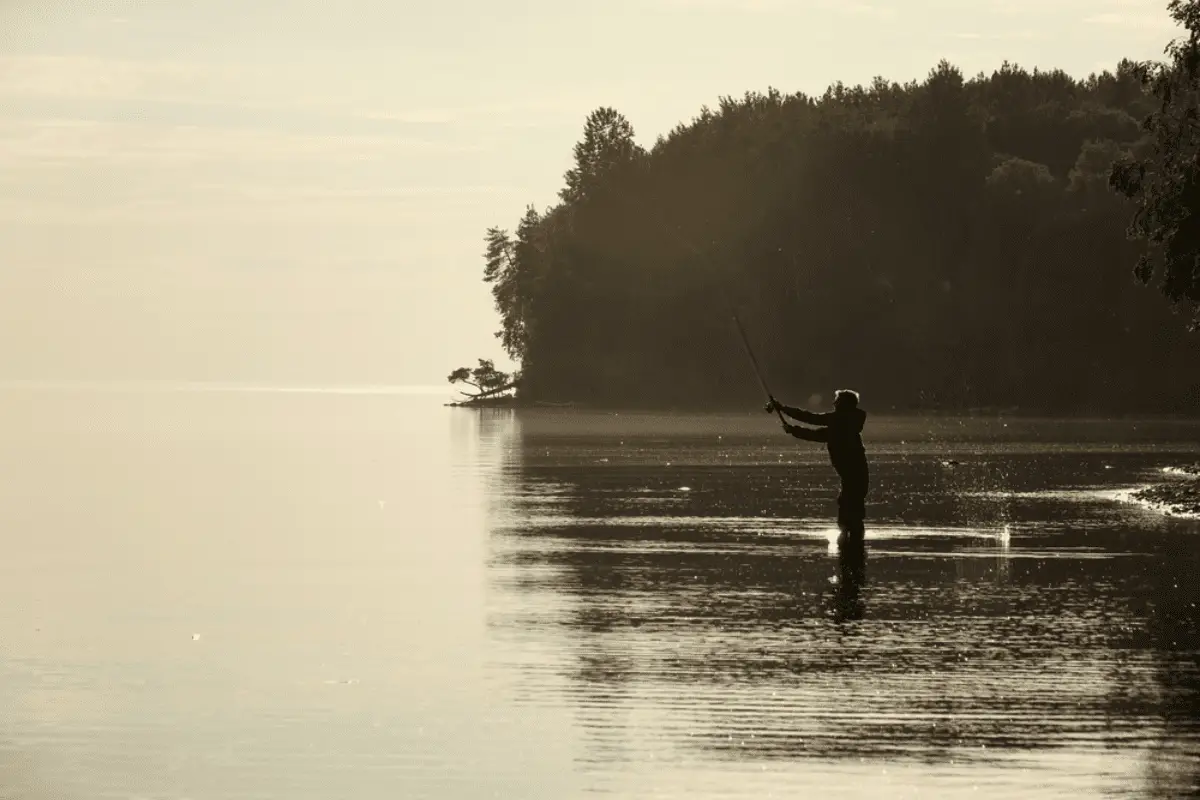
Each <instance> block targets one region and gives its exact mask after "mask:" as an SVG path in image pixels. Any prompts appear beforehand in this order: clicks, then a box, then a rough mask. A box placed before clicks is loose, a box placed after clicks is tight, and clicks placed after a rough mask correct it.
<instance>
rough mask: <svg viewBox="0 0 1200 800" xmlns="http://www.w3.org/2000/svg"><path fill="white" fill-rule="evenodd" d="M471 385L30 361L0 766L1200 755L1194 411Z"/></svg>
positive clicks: (0, 426) (333, 782)
mask: <svg viewBox="0 0 1200 800" xmlns="http://www.w3.org/2000/svg"><path fill="white" fill-rule="evenodd" d="M439 403H440V398H438V397H427V396H419V395H405V394H386V393H370V392H354V393H347V392H328V391H326V392H317V391H310V392H287V393H284V392H278V391H268V390H255V391H232V390H230V389H229V388H228V387H226V389H222V390H213V391H200V390H197V389H196V388H195V387H193V388H191V389H184V388H180V389H179V390H178V391H157V390H151V389H148V388H146V387H141V388H130V389H127V390H124V391H115V390H109V391H98V390H97V389H96V388H94V387H93V388H90V389H89V388H86V387H84V388H80V387H76V388H73V389H63V388H58V389H48V388H41V389H39V388H36V387H33V388H31V387H16V388H14V387H8V388H5V389H0V404H2V406H0V407H2V408H3V414H2V417H3V421H2V422H0V543H2V544H3V551H2V552H3V558H2V559H0V798H5V799H6V800H7V798H14V799H17V798H19V799H20V800H43V799H45V800H49V799H50V798H54V799H55V800H73V799H74V798H110V797H111V798H156V799H157V798H163V799H166V798H170V799H171V800H177V799H178V800H182V799H183V798H195V799H200V798H203V799H205V800H207V799H208V798H213V799H214V800H226V799H229V800H232V798H289V800H297V799H300V798H313V799H314V800H315V799H316V798H321V799H322V800H326V799H327V798H389V800H390V799H391V798H426V797H428V798H492V797H501V798H509V797H512V798H569V797H586V796H591V795H605V794H607V795H611V796H617V797H654V798H676V797H678V798H684V797H746V798H762V797H772V796H774V797H789V798H790V797H822V798H825V797H854V798H880V797H901V798H903V797H967V796H970V797H994V798H1010V797H1017V796H1019V797H1032V798H1050V797H1068V796H1069V797H1072V798H1086V797H1122V796H1129V797H1150V798H1176V797H1182V796H1187V795H1189V794H1191V793H1194V792H1196V791H1200V622H1198V621H1197V620H1198V616H1197V608H1196V603H1197V602H1198V601H1200V538H1198V537H1200V523H1198V522H1196V521H1189V520H1177V519H1176V520H1172V519H1167V518H1164V517H1163V516H1161V515H1159V514H1157V513H1155V512H1153V511H1150V510H1148V509H1145V508H1143V507H1141V506H1138V505H1136V504H1133V503H1130V502H1127V501H1125V500H1123V499H1122V498H1121V495H1120V493H1121V492H1122V491H1123V490H1126V489H1128V488H1130V487H1133V486H1137V485H1139V484H1142V483H1145V482H1147V481H1150V480H1155V479H1157V477H1158V476H1159V475H1160V474H1161V469H1162V468H1163V467H1166V466H1170V465H1173V464H1182V463H1187V462H1189V461H1195V460H1196V459H1197V458H1198V457H1200V425H1197V424H1186V423H1163V422H1159V423H1137V422H1100V421H1069V422H1064V421H1018V420H957V419H941V420H935V421H931V420H922V419H890V420H889V419H883V418H873V419H871V420H870V421H869V423H868V428H867V442H868V448H869V450H870V452H871V455H872V460H873V478H874V486H873V491H872V495H871V497H870V499H869V505H868V512H869V519H868V531H867V537H868V538H867V542H868V544H867V556H866V560H865V563H861V562H858V561H856V560H854V559H847V558H844V557H841V556H839V553H838V551H837V548H836V546H834V544H833V541H832V537H833V535H834V534H835V531H834V530H833V523H832V517H833V513H834V509H833V499H834V496H835V494H836V490H837V486H836V481H835V479H834V477H833V475H832V472H831V470H830V468H829V466H828V464H827V461H826V457H825V455H824V453H823V452H822V451H821V450H820V448H819V446H817V445H812V444H807V443H803V442H796V441H794V440H791V439H789V438H787V437H785V436H783V435H782V434H781V433H780V432H779V431H778V423H777V422H773V421H772V418H770V417H768V416H766V415H764V414H761V413H760V414H747V415H678V416H667V415H659V416H655V415H644V414H620V415H615V414H579V413H568V412H558V411H545V412H511V411H485V412H479V411H469V410H463V409H447V408H443V407H441V406H440V404H439ZM951 462H957V463H951Z"/></svg>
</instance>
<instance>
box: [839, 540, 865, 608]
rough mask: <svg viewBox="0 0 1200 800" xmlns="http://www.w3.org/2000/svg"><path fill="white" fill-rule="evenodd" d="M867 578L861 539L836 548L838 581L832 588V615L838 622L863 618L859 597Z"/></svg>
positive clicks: (861, 602) (860, 598) (861, 601)
mask: <svg viewBox="0 0 1200 800" xmlns="http://www.w3.org/2000/svg"><path fill="white" fill-rule="evenodd" d="M866 580H867V550H866V548H865V547H863V544H862V540H861V539H860V540H857V541H855V542H852V543H849V544H848V545H847V546H845V547H841V548H839V549H838V582H837V588H836V589H835V590H834V596H833V602H834V608H833V616H834V619H836V620H837V621H838V622H848V621H851V620H859V619H862V618H863V615H864V613H865V608H864V604H863V600H862V597H861V592H862V588H863V584H864V583H866Z"/></svg>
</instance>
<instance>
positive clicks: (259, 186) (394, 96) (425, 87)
mask: <svg viewBox="0 0 1200 800" xmlns="http://www.w3.org/2000/svg"><path fill="white" fill-rule="evenodd" d="M1165 6H1166V0H906V1H905V2H892V3H884V2H878V3H872V2H856V0H604V2H592V3H584V2H577V0H508V1H507V2H500V1H499V0H440V1H439V2H428V1H427V2H406V0H341V2H336V3H331V2H328V1H327V0H287V1H285V0H253V1H252V2H247V0H142V1H141V2H135V0H97V2H86V3H83V2H55V1H54V0H3V2H0V187H2V190H0V380H11V379H55V380H56V379H108V378H111V379H168V380H174V379H183V380H215V381H254V382H280V383H322V382H331V383H393V384H394V383H418V384H431V383H432V384H436V383H440V382H441V381H443V379H444V377H445V375H446V374H447V373H448V372H449V371H450V369H451V368H453V367H454V366H457V365H459V364H462V363H466V362H468V361H471V360H473V359H474V358H475V357H477V356H499V355H500V350H499V343H498V342H497V341H496V340H495V339H494V338H493V337H492V332H493V331H494V330H495V329H496V327H497V320H496V316H495V313H494V312H493V310H492V304H491V297H490V295H489V294H488V291H487V286H486V285H485V284H483V283H482V281H481V279H480V274H481V268H482V259H481V252H482V247H483V244H482V237H483V233H484V230H485V229H486V227H487V226H489V225H497V224H498V225H502V226H505V227H510V226H512V225H513V224H514V223H515V222H516V220H517V218H518V217H519V216H520V214H521V212H522V210H523V208H524V206H525V205H526V204H527V203H531V202H532V203H534V204H536V205H537V206H538V207H539V208H541V207H545V206H546V205H548V204H550V203H551V202H552V201H553V200H554V199H555V192H556V191H557V190H558V188H559V186H560V185H561V176H562V173H563V172H564V171H565V170H566V169H567V167H568V166H569V160H570V154H571V147H572V145H573V144H574V142H575V141H576V139H577V138H578V134H579V131H580V129H581V127H582V124H583V120H584V117H585V116H586V115H587V113H588V112H589V111H591V110H592V109H593V108H595V107H597V106H599V105H613V106H615V107H617V108H618V109H620V110H621V111H623V112H624V113H625V114H626V115H627V116H628V117H629V118H630V120H631V121H632V122H633V124H634V126H635V129H636V130H637V132H638V135H639V138H640V139H641V140H642V141H643V142H644V143H646V144H650V143H652V142H653V140H654V138H655V136H656V135H658V134H659V133H663V132H665V131H666V130H668V129H669V128H670V127H672V126H673V125H674V124H675V123H677V122H679V121H680V120H685V119H690V118H691V117H692V116H693V115H694V114H695V113H696V112H697V111H698V109H699V107H700V106H701V105H702V104H704V103H709V104H715V101H716V99H717V98H718V96H720V95H722V94H741V93H742V92H743V91H745V90H747V89H760V90H761V89H765V88H766V87H767V86H771V85H773V86H776V87H778V88H780V89H781V90H783V91H786V92H791V91H796V90H804V91H809V92H814V93H816V92H820V91H821V90H822V89H823V88H824V87H825V86H827V85H828V84H829V83H831V82H833V81H835V80H839V79H840V80H844V81H846V82H847V83H858V82H863V81H868V80H870V79H871V77H873V76H874V75H884V76H885V77H888V78H890V79H895V80H901V81H903V80H908V79H912V78H920V77H923V76H924V75H925V74H926V73H927V72H928V71H929V69H930V68H931V67H932V66H933V65H934V64H936V62H937V61H938V60H939V59H941V58H947V59H949V60H950V61H952V62H953V63H955V64H957V65H958V66H960V67H961V68H962V69H963V70H964V71H965V72H967V73H968V74H973V73H975V72H977V71H979V70H985V71H991V70H992V69H994V68H995V67H997V66H999V64H1000V63H1001V62H1002V61H1003V60H1004V59H1006V58H1007V59H1008V60H1010V61H1014V62H1017V63H1020V64H1022V65H1024V66H1028V67H1032V66H1041V67H1061V68H1063V69H1065V70H1067V71H1068V72H1071V73H1073V74H1076V75H1086V74H1087V73H1089V72H1092V71H1096V70H1100V69H1104V68H1111V67H1112V66H1114V65H1115V63H1116V62H1117V60H1118V59H1120V58H1121V57H1132V58H1155V57H1158V56H1159V55H1160V54H1161V52H1162V48H1163V46H1164V45H1165V43H1166V42H1167V41H1168V40H1169V39H1170V38H1171V36H1172V35H1173V33H1174V32H1173V29H1172V28H1171V25H1170V22H1169V20H1168V18H1167V15H1166V11H1165Z"/></svg>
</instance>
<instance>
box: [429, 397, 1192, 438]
mask: <svg viewBox="0 0 1200 800" xmlns="http://www.w3.org/2000/svg"><path fill="white" fill-rule="evenodd" d="M446 406H447V407H452V408H464V409H512V410H521V411H574V412H581V413H588V414H739V413H745V414H759V413H764V412H763V411H762V408H761V406H755V405H750V406H749V407H748V406H747V405H727V404H722V405H712V406H702V405H688V406H680V405H673V406H672V405H661V406H655V405H629V406H623V405H607V404H595V405H593V404H585V403H571V402H565V403H552V402H531V401H523V400H514V399H512V398H500V399H489V400H485V401H481V402H470V401H466V402H457V401H456V402H450V403H446ZM864 407H865V408H866V410H867V413H868V414H870V415H872V416H875V417H929V418H961V417H972V418H979V419H1025V420H1038V419H1077V420H1104V421H1118V420H1122V421H1147V422H1153V421H1163V422H1188V421H1196V422H1200V415H1196V414H1185V413H1176V414H1172V413H1165V412H1152V411H1121V412H1116V411H1105V410H1103V409H1087V410H1080V411H1053V410H1046V409H1034V408H991V407H983V408H938V409H931V408H919V407H916V406H913V407H908V408H901V407H895V406H893V407H890V408H874V409H873V408H871V407H870V406H869V405H866V404H864ZM810 410H813V411H820V410H822V409H819V408H814V409H810ZM1197 445H1198V446H1200V442H1198V443H1197Z"/></svg>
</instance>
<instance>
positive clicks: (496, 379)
mask: <svg viewBox="0 0 1200 800" xmlns="http://www.w3.org/2000/svg"><path fill="white" fill-rule="evenodd" d="M446 380H448V381H450V383H465V384H466V385H467V386H474V387H475V388H476V389H477V390H478V391H477V392H476V393H475V394H471V393H469V392H463V394H464V395H466V396H467V397H468V398H469V399H479V398H484V397H489V396H491V395H494V394H498V393H500V392H503V391H506V390H508V389H511V388H513V386H514V385H515V383H514V376H512V375H509V374H508V373H507V372H501V371H500V370H498V369H496V364H495V362H493V361H492V360H491V359H485V358H481V359H479V366H477V367H475V368H474V369H471V368H470V367H459V368H458V369H456V370H454V371H453V372H451V373H450V375H449V377H447V379H446Z"/></svg>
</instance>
